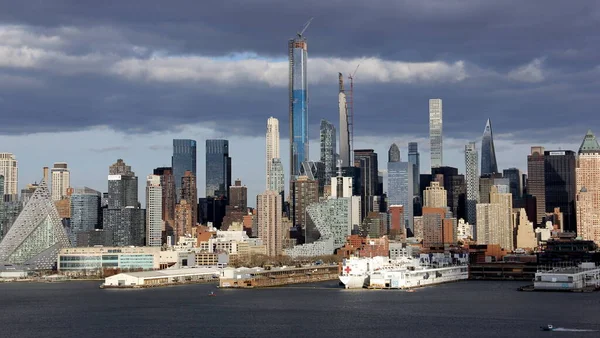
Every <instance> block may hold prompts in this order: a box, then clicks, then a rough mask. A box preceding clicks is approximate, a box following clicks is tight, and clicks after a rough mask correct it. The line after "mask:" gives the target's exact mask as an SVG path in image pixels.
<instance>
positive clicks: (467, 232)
mask: <svg viewBox="0 0 600 338" xmlns="http://www.w3.org/2000/svg"><path fill="white" fill-rule="evenodd" d="M456 238H457V239H458V240H463V241H464V240H465V239H468V238H473V226H472V225H471V224H469V222H465V220H464V219H462V218H461V219H459V220H458V224H457V225H456Z"/></svg>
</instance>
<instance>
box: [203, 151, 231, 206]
mask: <svg viewBox="0 0 600 338" xmlns="http://www.w3.org/2000/svg"><path fill="white" fill-rule="evenodd" d="M230 186H231V157H229V141H228V140H206V197H225V198H226V199H229V187H230Z"/></svg>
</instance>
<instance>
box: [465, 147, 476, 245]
mask: <svg viewBox="0 0 600 338" xmlns="http://www.w3.org/2000/svg"><path fill="white" fill-rule="evenodd" d="M477 155H478V154H477V145H476V144H475V142H469V144H467V145H465V174H466V175H465V180H466V183H467V203H466V204H467V205H466V207H467V222H468V223H470V224H471V225H474V224H476V222H477V203H479V159H478V156H477ZM473 238H477V235H476V232H475V233H474V234H473Z"/></svg>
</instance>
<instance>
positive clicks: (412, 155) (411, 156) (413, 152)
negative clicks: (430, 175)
mask: <svg viewBox="0 0 600 338" xmlns="http://www.w3.org/2000/svg"><path fill="white" fill-rule="evenodd" d="M420 157H421V156H420V155H419V144H418V143H417V142H409V143H408V162H409V163H412V165H413V186H414V187H413V188H414V189H413V190H414V196H419V195H420V192H419V178H420V177H419V175H420V174H421V158H420Z"/></svg>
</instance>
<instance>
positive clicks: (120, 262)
mask: <svg viewBox="0 0 600 338" xmlns="http://www.w3.org/2000/svg"><path fill="white" fill-rule="evenodd" d="M58 261H59V269H60V270H98V269H102V268H114V269H130V270H134V269H143V270H151V269H153V268H154V255H152V254H125V253H122V254H107V255H96V254H90V255H85V254H82V255H59V258H58Z"/></svg>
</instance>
